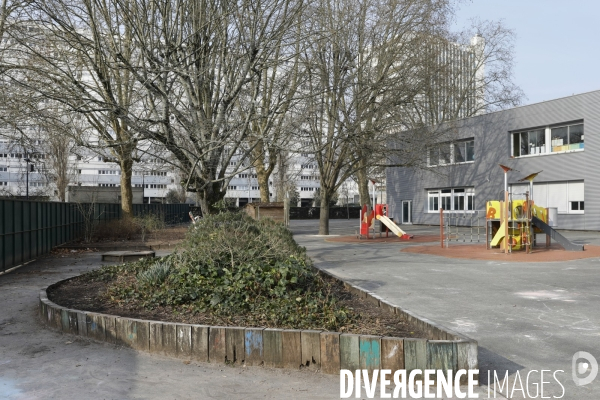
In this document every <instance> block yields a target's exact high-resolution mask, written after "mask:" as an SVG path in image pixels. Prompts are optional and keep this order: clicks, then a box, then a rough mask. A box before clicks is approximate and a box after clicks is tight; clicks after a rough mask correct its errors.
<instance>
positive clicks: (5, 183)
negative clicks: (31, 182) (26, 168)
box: [0, 181, 8, 186]
mask: <svg viewBox="0 0 600 400" xmlns="http://www.w3.org/2000/svg"><path fill="white" fill-rule="evenodd" d="M0 186H8V182H4V181H0Z"/></svg>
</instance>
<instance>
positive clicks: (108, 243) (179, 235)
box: [53, 224, 190, 252]
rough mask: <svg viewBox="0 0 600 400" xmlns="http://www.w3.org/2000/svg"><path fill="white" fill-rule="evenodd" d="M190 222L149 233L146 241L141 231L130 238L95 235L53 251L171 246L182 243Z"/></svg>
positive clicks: (139, 248)
mask: <svg viewBox="0 0 600 400" xmlns="http://www.w3.org/2000/svg"><path fill="white" fill-rule="evenodd" d="M189 226H190V225H189V224H183V225H174V226H168V227H166V228H163V229H160V230H157V231H154V232H151V233H148V234H147V235H146V238H145V240H144V241H142V236H141V234H139V233H135V234H131V235H130V236H129V238H128V239H127V238H118V239H117V238H114V237H106V236H105V237H94V239H93V240H92V242H90V243H85V242H83V241H75V242H71V243H67V244H65V245H62V246H58V247H57V248H55V249H54V250H53V252H60V251H63V250H65V249H66V250H96V251H117V250H141V249H156V250H158V249H160V248H171V247H174V246H175V245H177V244H179V243H181V242H182V241H183V239H185V235H186V233H187V231H188V229H189Z"/></svg>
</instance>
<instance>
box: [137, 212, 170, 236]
mask: <svg viewBox="0 0 600 400" xmlns="http://www.w3.org/2000/svg"><path fill="white" fill-rule="evenodd" d="M133 223H134V224H135V225H136V226H137V228H138V230H139V232H140V234H141V236H142V242H145V241H146V235H147V234H149V233H152V232H154V231H157V230H160V229H164V228H165V221H164V219H163V218H162V216H159V215H156V214H144V215H143V216H141V217H135V218H134V219H133Z"/></svg>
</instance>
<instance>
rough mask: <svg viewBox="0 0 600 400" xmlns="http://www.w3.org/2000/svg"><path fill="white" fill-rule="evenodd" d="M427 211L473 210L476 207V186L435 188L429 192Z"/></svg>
mask: <svg viewBox="0 0 600 400" xmlns="http://www.w3.org/2000/svg"><path fill="white" fill-rule="evenodd" d="M427 206H428V208H427V211H428V212H437V211H439V210H440V209H441V208H443V209H444V212H464V211H473V210H474V209H475V208H474V206H475V189H474V188H447V189H434V190H429V191H428V192H427Z"/></svg>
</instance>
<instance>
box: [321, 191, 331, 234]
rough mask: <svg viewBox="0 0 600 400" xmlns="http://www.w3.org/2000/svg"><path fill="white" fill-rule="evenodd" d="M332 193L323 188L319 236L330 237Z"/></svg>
mask: <svg viewBox="0 0 600 400" xmlns="http://www.w3.org/2000/svg"><path fill="white" fill-rule="evenodd" d="M330 199H331V193H330V191H329V190H324V188H323V187H321V210H320V212H319V235H329V200H330Z"/></svg>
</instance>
